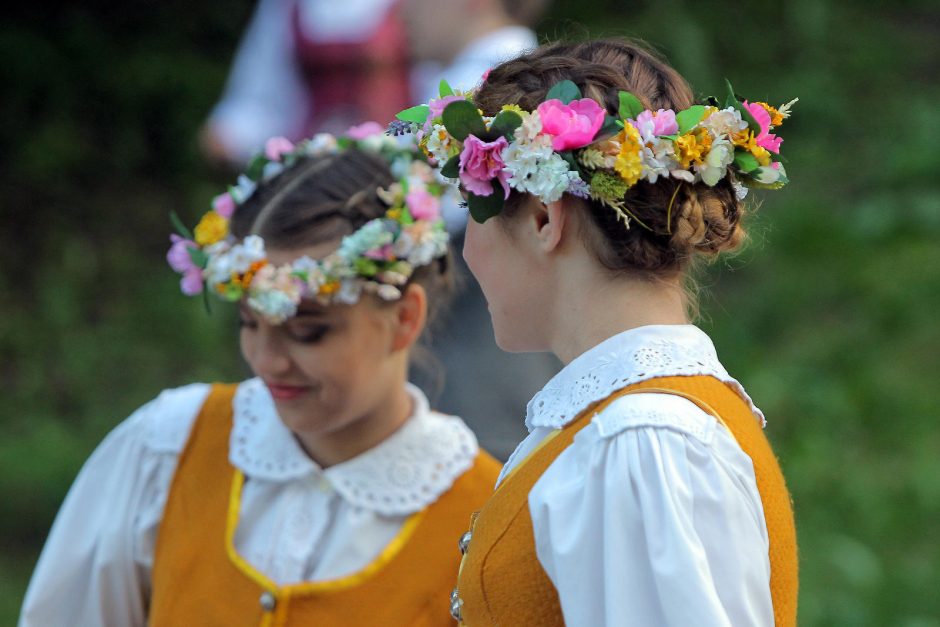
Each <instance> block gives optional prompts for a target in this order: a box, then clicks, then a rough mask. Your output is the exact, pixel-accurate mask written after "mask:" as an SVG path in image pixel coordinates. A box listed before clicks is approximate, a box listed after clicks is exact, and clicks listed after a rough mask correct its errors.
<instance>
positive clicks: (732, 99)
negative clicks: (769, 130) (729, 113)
mask: <svg viewBox="0 0 940 627" xmlns="http://www.w3.org/2000/svg"><path fill="white" fill-rule="evenodd" d="M725 84H726V85H727V86H728V96H727V98H726V99H725V107H734V108H735V110H737V112H738V113H740V114H741V119H742V120H744V121H745V122H747V126H748V128H749V129H751V131H753V132H754V134H755V135H757V134H758V133H760V124H758V123H757V120H755V119H754V116H753V115H751V112H750V111H748V110H747V109H746V108H744V105H743V104H741V101H740V100H738V97H737V96H736V95H735V93H734V88H733V87H732V86H731V81H729V80H728V79H725Z"/></svg>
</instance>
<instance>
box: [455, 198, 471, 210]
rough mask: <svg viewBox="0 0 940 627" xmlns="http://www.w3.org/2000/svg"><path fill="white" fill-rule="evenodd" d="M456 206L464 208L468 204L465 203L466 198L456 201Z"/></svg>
mask: <svg viewBox="0 0 940 627" xmlns="http://www.w3.org/2000/svg"><path fill="white" fill-rule="evenodd" d="M457 206H458V207H460V208H461V209H466V208H467V207H468V206H469V205H468V204H467V201H466V200H461V201H460V202H458V203H457Z"/></svg>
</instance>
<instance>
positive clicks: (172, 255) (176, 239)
mask: <svg viewBox="0 0 940 627" xmlns="http://www.w3.org/2000/svg"><path fill="white" fill-rule="evenodd" d="M170 241H171V242H172V244H171V245H170V250H169V251H168V252H167V254H166V261H167V263H169V264H170V267H171V268H173V269H174V270H175V271H176V272H188V271H190V270H192V269H193V268H197V266H196V264H194V263H193V260H192V258H191V257H190V256H189V249H190V248H199V246H197V245H196V242H194V241H192V240H188V239H185V238H183V237H180V236H179V235H177V234H176V233H173V234H172V235H170ZM197 269H198V268H197Z"/></svg>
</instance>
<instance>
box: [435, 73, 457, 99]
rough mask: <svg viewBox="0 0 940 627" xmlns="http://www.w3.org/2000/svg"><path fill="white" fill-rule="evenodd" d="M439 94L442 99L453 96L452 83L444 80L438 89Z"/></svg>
mask: <svg viewBox="0 0 940 627" xmlns="http://www.w3.org/2000/svg"><path fill="white" fill-rule="evenodd" d="M438 93H439V94H440V97H441V98H444V97H445V96H453V95H454V90H453V89H452V88H451V86H450V83H448V82H447V81H446V80H444V79H443V78H442V79H441V84H440V87H438Z"/></svg>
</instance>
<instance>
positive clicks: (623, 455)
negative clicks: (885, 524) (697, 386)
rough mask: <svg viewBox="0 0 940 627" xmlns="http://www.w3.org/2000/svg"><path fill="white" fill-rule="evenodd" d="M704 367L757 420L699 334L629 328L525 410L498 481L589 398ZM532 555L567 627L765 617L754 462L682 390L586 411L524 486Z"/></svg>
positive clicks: (766, 567) (760, 621)
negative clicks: (565, 442) (524, 433)
mask: <svg viewBox="0 0 940 627" xmlns="http://www.w3.org/2000/svg"><path fill="white" fill-rule="evenodd" d="M670 375H711V376H714V377H717V378H718V379H720V380H722V381H724V382H726V383H728V384H730V385H731V386H732V387H734V389H736V390H737V391H738V393H739V394H740V395H741V396H742V397H743V398H744V399H746V400H747V402H748V403H749V404H750V405H751V408H752V410H753V412H754V419H755V420H759V421H761V423H763V420H764V419H763V415H762V414H761V413H760V411H759V410H757V408H755V407H754V405H753V403H751V401H750V398H748V396H747V395H746V394H745V393H744V390H743V388H741V386H740V384H738V382H737V381H735V380H734V379H732V378H731V377H730V376H729V375H728V373H727V371H725V369H724V368H723V367H722V366H721V364H720V363H719V362H718V359H717V356H716V355H715V349H714V346H713V344H712V342H711V340H710V339H709V338H708V336H707V335H705V334H704V333H703V332H702V331H700V330H699V329H698V328H696V327H694V326H690V325H683V326H648V327H641V328H638V329H633V330H629V331H625V332H623V333H620V334H618V335H615V336H614V337H611V338H609V339H607V340H605V341H604V342H602V343H601V344H599V345H597V346H595V347H594V348H592V349H590V350H589V351H587V352H586V353H584V354H583V355H581V356H580V357H578V358H577V359H575V360H574V361H572V362H571V363H570V364H568V365H567V366H566V367H565V368H564V369H562V370H561V372H559V373H558V374H557V375H556V376H555V377H554V378H552V380H551V381H550V382H549V383H548V384H547V385H546V386H545V387H544V388H543V389H542V390H541V391H540V392H539V393H538V394H536V395H535V397H533V399H532V400H531V401H530V402H529V405H528V407H527V415H526V425H527V427H528V428H529V431H530V433H529V436H528V437H527V438H526V439H525V440H523V441H522V443H521V444H520V445H519V446H518V447H517V449H516V451H515V452H514V453H513V454H512V456H511V457H510V459H509V461H508V462H507V464H506V466H505V468H504V469H503V474H502V476H501V477H500V480H502V478H503V477H504V476H505V475H506V473H507V472H508V471H509V470H510V469H512V468H513V467H514V466H515V465H516V464H517V463H518V462H519V460H521V459H524V458H525V457H526V455H527V454H528V453H529V452H530V451H532V450H533V449H534V448H535V447H536V446H537V445H538V443H539V442H541V441H542V440H543V439H544V438H545V437H546V436H547V435H549V434H550V433H552V432H553V431H555V430H557V429H559V428H561V427H563V426H564V425H566V424H567V423H569V422H571V421H572V420H573V419H574V418H575V417H576V416H577V414H578V413H579V412H580V411H581V410H582V409H584V408H585V407H586V406H588V405H589V404H590V403H592V402H594V401H598V400H601V399H603V398H606V397H607V396H609V395H610V394H611V393H612V392H613V391H615V390H617V389H620V388H622V387H624V386H626V385H630V384H633V383H637V382H639V381H643V380H647V379H651V378H655V377H661V376H670ZM529 509H530V512H531V515H532V525H533V531H534V535H535V545H536V553H537V555H538V559H539V562H540V563H541V564H542V566H543V568H544V569H545V572H546V573H547V574H548V576H549V578H550V579H551V580H552V583H554V585H555V588H556V589H557V590H558V595H559V599H560V602H561V607H562V611H563V613H564V618H565V624H566V625H568V627H598V626H602V625H606V626H613V625H637V626H641V625H642V626H644V627H645V626H647V625H656V626H657V627H663V626H680V625H681V626H683V627H685V626H688V625H696V627H711V626H718V625H721V626H732V625H733V626H734V627H747V626H752V625H761V626H765V625H773V607H772V603H771V595H770V562H769V558H768V537H767V528H766V524H765V521H764V512H763V507H762V504H761V500H760V495H759V493H758V491H757V482H756V479H755V477H754V468H753V465H752V463H751V459H750V458H749V457H748V456H747V455H746V454H745V453H744V452H743V451H742V450H741V448H740V447H739V446H738V445H737V443H736V442H735V440H734V438H733V436H732V435H731V434H730V433H729V432H728V431H727V430H726V429H725V428H723V427H721V426H719V425H718V423H717V421H716V420H715V418H714V417H712V416H710V415H709V414H707V413H705V412H703V411H702V410H701V409H699V407H698V406H697V405H695V404H694V403H692V402H691V401H688V400H686V399H684V398H681V397H678V396H671V395H665V394H655V393H644V394H635V395H630V396H625V397H622V398H620V399H618V400H617V401H615V402H613V403H612V404H611V405H609V406H608V407H607V408H606V409H605V410H604V411H602V412H601V413H600V414H598V415H597V416H595V417H594V418H593V420H592V421H591V424H590V425H588V426H587V427H585V428H584V429H583V430H582V431H581V432H580V433H578V434H577V436H576V437H575V439H574V442H573V443H572V445H571V446H570V447H568V448H567V449H566V450H565V451H564V452H562V454H561V455H559V456H558V458H557V459H556V460H555V461H554V462H553V463H552V464H551V465H550V466H549V468H548V469H547V471H546V472H545V473H544V474H543V475H542V477H541V478H540V479H539V480H538V481H537V482H536V484H535V485H534V486H533V488H532V490H531V492H530V493H529Z"/></svg>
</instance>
